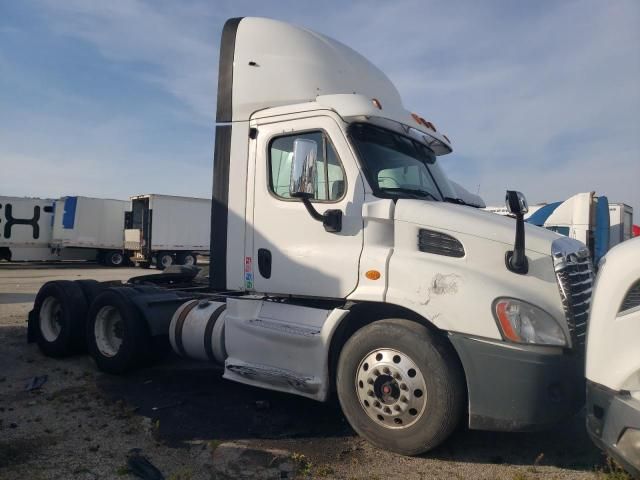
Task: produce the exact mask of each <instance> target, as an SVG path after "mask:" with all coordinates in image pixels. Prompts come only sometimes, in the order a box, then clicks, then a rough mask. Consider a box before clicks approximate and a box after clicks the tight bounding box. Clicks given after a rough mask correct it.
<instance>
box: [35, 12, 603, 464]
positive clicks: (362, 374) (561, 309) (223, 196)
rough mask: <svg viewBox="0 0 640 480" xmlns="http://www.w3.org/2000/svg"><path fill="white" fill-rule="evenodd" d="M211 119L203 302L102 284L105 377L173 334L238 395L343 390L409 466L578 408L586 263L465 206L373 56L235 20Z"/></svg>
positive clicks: (379, 441)
mask: <svg viewBox="0 0 640 480" xmlns="http://www.w3.org/2000/svg"><path fill="white" fill-rule="evenodd" d="M416 41H420V40H419V39H417V40H416ZM217 108H218V111H217V122H218V125H217V126H216V142H215V152H214V155H215V158H214V167H213V168H214V173H213V176H214V179H213V201H212V216H211V218H212V222H211V266H210V270H209V285H208V286H206V287H198V286H196V285H194V286H190V287H189V288H187V289H185V290H184V291H182V292H181V291H180V289H179V288H178V287H176V286H175V282H174V284H173V285H174V286H172V287H171V288H172V289H171V290H170V291H167V292H166V293H161V292H158V291H154V292H155V293H153V294H152V293H149V291H147V290H143V289H139V288H138V287H137V286H136V285H137V284H139V283H140V281H141V280H140V279H138V280H136V281H132V282H131V285H129V286H122V287H117V288H116V287H110V286H105V287H104V288H105V289H106V291H105V292H103V293H101V294H100V295H98V296H97V297H96V298H95V299H91V298H90V299H88V300H87V302H88V304H90V307H89V312H88V314H87V315H86V316H85V317H83V318H86V322H87V323H88V324H87V325H86V329H87V331H88V332H93V335H88V336H86V337H84V338H86V341H88V342H89V345H88V349H89V351H90V353H91V355H92V356H93V357H94V359H95V360H96V363H97V364H98V366H99V368H101V369H103V370H105V371H109V372H114V373H117V372H123V371H126V370H128V369H131V368H133V367H135V366H136V365H137V364H136V362H137V361H138V360H139V355H138V354H137V352H138V351H140V352H143V351H147V350H148V349H147V348H145V346H144V344H141V342H143V341H144V338H145V335H152V336H161V335H166V334H167V333H168V335H169V337H170V341H171V344H172V346H173V348H174V349H175V351H176V352H178V353H179V354H180V355H184V356H190V357H194V358H200V359H205V360H211V361H217V362H220V363H223V364H224V377H225V378H227V379H229V380H234V381H238V382H242V383H246V384H250V385H254V386H259V387H263V388H269V389H274V390H279V391H284V392H289V393H293V394H298V395H302V396H305V397H309V398H312V399H315V400H318V401H327V400H328V399H329V398H330V396H331V392H335V393H337V397H338V399H339V401H340V404H341V406H342V409H343V412H344V413H345V415H346V417H347V419H348V421H349V422H350V424H351V425H352V426H353V428H354V429H355V430H356V431H357V432H358V433H359V434H360V435H362V436H363V437H365V438H367V439H368V440H369V441H371V442H372V443H374V444H375V445H378V446H379V447H382V448H386V449H389V450H391V451H394V452H398V453H402V454H418V453H421V452H424V451H427V450H429V449H431V448H434V447H435V446H437V445H438V444H439V443H441V442H442V441H444V440H445V439H446V438H447V437H448V436H449V435H450V434H451V432H453V430H454V429H455V427H456V425H458V424H459V423H460V422H461V421H463V420H466V421H467V422H468V425H469V427H471V428H478V429H491V430H510V431H513V430H526V429H530V428H539V427H540V426H544V425H548V424H553V423H555V422H558V421H560V420H563V419H565V418H567V417H568V416H570V415H572V414H573V413H574V412H576V411H577V410H579V409H580V408H581V406H582V405H583V403H584V376H583V372H584V342H585V334H586V328H587V315H588V309H589V303H590V297H591V281H592V265H591V260H590V258H589V254H588V251H587V250H586V248H585V247H584V245H583V244H582V243H580V242H577V241H575V240H572V239H569V238H566V237H562V236H560V235H558V234H556V233H554V232H550V231H548V230H545V229H542V228H539V227H536V226H533V225H526V224H525V223H524V220H523V214H524V213H526V211H527V206H526V201H525V200H524V197H523V196H522V195H521V194H518V193H517V192H508V196H507V197H508V204H509V210H510V211H511V212H512V213H514V214H515V215H516V217H517V219H513V218H507V217H501V216H498V215H494V214H492V213H489V212H485V211H482V210H479V209H478V208H474V207H471V206H469V205H466V204H464V199H460V198H459V195H458V193H459V190H458V191H457V190H456V189H455V188H454V187H452V185H451V184H450V182H449V180H448V179H447V177H446V175H445V174H444V173H443V171H442V169H441V168H440V163H441V162H442V160H441V159H440V158H441V156H442V155H446V154H448V153H450V152H451V151H452V147H451V143H450V141H449V139H448V138H447V136H446V135H444V134H443V133H441V132H440V131H438V130H437V129H436V127H435V126H434V125H433V124H432V123H431V122H429V121H426V120H425V119H423V118H422V117H420V116H419V115H417V114H412V113H410V112H409V111H407V110H406V109H405V108H404V106H403V105H402V102H401V99H400V95H399V93H398V91H397V90H396V88H395V87H394V85H393V84H392V83H391V81H390V80H389V79H388V78H387V77H386V76H385V75H384V74H383V73H382V72H381V71H380V70H378V69H377V68H376V67H375V66H373V65H372V64H371V63H370V62H369V61H368V60H367V59H365V58H364V57H362V56H361V55H359V54H358V53H356V52H354V51H353V50H351V49H350V48H348V47H346V46H345V45H343V44H341V43H339V42H336V41H335V40H332V39H330V38H327V37H325V36H323V35H320V34H318V33H315V32H311V31H309V30H306V29H304V28H300V27H296V26H293V25H290V24H287V23H284V22H279V21H276V20H270V19H264V18H234V19H230V20H228V21H227V23H226V24H225V26H224V29H223V33H222V41H221V46H220V71H219V76H218V102H217ZM477 203H478V204H480V203H481V201H480V200H478V201H477ZM478 206H479V205H478ZM137 238H138V239H139V238H140V237H139V236H138V237H137ZM166 275H167V277H166V278H169V274H166ZM171 275H177V274H174V273H171ZM163 278H164V277H163V276H162V275H156V276H147V277H145V278H144V279H143V280H144V281H145V282H147V283H149V282H154V281H162V279H163ZM171 278H173V279H174V280H175V277H171ZM172 281H173V280H172ZM181 281H184V279H181ZM45 287H46V285H45ZM45 287H43V289H42V290H41V293H39V294H38V295H39V297H38V298H37V299H36V304H35V306H34V310H33V311H32V313H31V314H30V324H31V330H30V331H31V332H32V333H33V336H34V337H35V338H36V340H37V341H38V342H39V343H40V345H41V347H42V346H43V345H44V346H45V347H46V346H47V345H48V343H47V342H48V341H49V340H47V339H46V338H45V339H44V340H43V338H44V337H43V336H42V335H40V336H39V334H38V329H39V328H40V327H39V325H45V326H46V325H48V324H50V323H51V316H50V315H49V314H48V313H47V310H46V309H44V308H43V307H42V305H45V303H46V301H47V298H49V297H50V296H56V295H57V296H60V295H62V294H59V293H56V291H54V289H53V287H49V288H48V290H47V289H45ZM65 288H67V289H68V291H71V290H73V289H75V287H71V286H69V285H67V286H65ZM75 291H76V293H77V291H78V290H77V289H75ZM151 296H152V297H153V300H151ZM65 298H66V297H60V302H61V303H62V304H64V301H66V300H65ZM147 298H149V300H148V301H147V300H145V299H147ZM162 298H166V302H165V301H161V299H162ZM63 300H64V301H63ZM177 303H180V306H179V307H177V308H176V307H175V305H176V304H177ZM134 304H135V308H134V307H133V306H132V305H134ZM160 305H164V306H165V307H166V308H165V312H168V311H170V309H169V306H173V307H172V308H173V310H172V311H171V318H169V319H167V317H166V314H165V313H162V312H159V311H158V308H160V307H159V306H160ZM69 308H70V307H69ZM43 312H44V313H43ZM71 317H72V315H71V314H70V316H69V318H71ZM59 318H66V317H64V316H59ZM83 321H84V320H83ZM137 322H145V323H146V325H145V328H144V331H145V332H148V333H146V334H143V333H140V331H139V330H136V327H135V325H136V324H137ZM120 323H123V324H125V325H124V328H120V327H118V324H120ZM63 328H64V327H63ZM113 332H120V333H119V335H116V334H114V333H113ZM131 332H138V333H137V334H136V336H135V337H127V335H131ZM60 351H64V349H63V348H62V347H61V348H60V349H57V350H56V352H60Z"/></svg>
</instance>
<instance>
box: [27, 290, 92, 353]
mask: <svg viewBox="0 0 640 480" xmlns="http://www.w3.org/2000/svg"><path fill="white" fill-rule="evenodd" d="M33 310H34V312H35V315H34V317H33V318H34V321H35V323H36V325H35V327H34V330H33V331H34V333H35V340H36V342H37V344H38V347H40V350H41V351H42V353H44V354H45V355H47V356H49V357H65V356H67V355H71V354H74V353H78V352H82V351H84V350H85V342H84V338H85V329H86V316H87V300H86V298H85V295H84V293H83V291H82V288H81V287H80V286H79V285H78V284H76V283H74V282H71V281H68V280H57V281H53V282H47V283H45V284H44V285H43V286H42V288H41V289H40V291H39V292H38V294H37V295H36V300H35V302H34V306H33Z"/></svg>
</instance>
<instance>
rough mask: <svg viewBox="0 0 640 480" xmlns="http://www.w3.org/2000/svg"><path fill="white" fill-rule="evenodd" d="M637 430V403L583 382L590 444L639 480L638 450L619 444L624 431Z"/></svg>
mask: <svg viewBox="0 0 640 480" xmlns="http://www.w3.org/2000/svg"><path fill="white" fill-rule="evenodd" d="M628 428H631V429H636V430H640V401H638V400H636V399H634V398H633V397H632V396H631V395H629V394H628V393H626V392H624V393H621V392H616V391H614V390H611V389H609V388H607V387H604V386H602V385H599V384H597V383H593V382H587V431H588V432H589V436H590V437H591V439H592V440H593V442H594V443H595V444H596V445H597V446H598V447H600V448H601V449H602V450H605V451H606V452H607V453H608V454H609V455H611V456H612V457H613V458H614V459H615V460H616V461H617V462H618V463H619V464H620V465H622V466H623V467H624V468H625V469H626V470H627V471H629V472H630V473H631V475H633V476H634V477H636V478H640V446H639V445H638V444H637V443H636V445H635V446H632V445H629V443H628V442H625V441H624V440H623V435H624V434H625V433H626V432H625V431H626V430H627V429H628Z"/></svg>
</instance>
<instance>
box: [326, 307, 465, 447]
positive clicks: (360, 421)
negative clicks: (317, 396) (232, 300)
mask: <svg viewBox="0 0 640 480" xmlns="http://www.w3.org/2000/svg"><path fill="white" fill-rule="evenodd" d="M336 384H337V385H336V386H337V391H338V398H339V400H340V405H341V406H342V411H343V412H344V414H345V416H346V417H347V420H348V421H349V423H350V424H351V426H352V427H353V429H354V430H355V431H356V432H358V434H359V435H360V436H362V437H364V438H366V439H367V440H368V441H369V442H371V443H373V444H374V445H376V446H378V447H380V448H383V449H385V450H390V451H392V452H395V453H399V454H402V455H417V454H419V453H423V452H426V451H428V450H431V449H433V448H434V447H436V446H437V445H439V444H440V443H442V442H443V441H444V440H445V439H446V438H447V437H448V436H449V435H450V434H451V433H452V432H453V430H454V429H455V427H456V426H457V424H458V423H459V421H460V419H461V418H462V416H463V414H464V402H465V386H464V379H463V374H462V369H461V366H460V364H459V361H458V359H457V357H456V355H455V353H454V351H453V349H452V348H451V346H450V345H449V344H448V343H446V342H445V341H444V340H442V339H440V338H438V337H436V336H435V335H433V334H432V333H430V332H429V330H427V328H425V327H424V326H422V325H420V324H418V323H415V322H411V321H408V320H402V319H388V320H382V321H378V322H374V323H372V324H370V325H367V326H365V327H363V328H361V329H360V330H358V331H357V332H356V333H355V334H354V335H353V336H352V337H351V338H350V339H349V340H348V341H347V343H346V344H345V345H344V347H343V349H342V351H341V353H340V358H339V362H338V372H337V379H336Z"/></svg>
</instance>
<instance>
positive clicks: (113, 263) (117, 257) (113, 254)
mask: <svg viewBox="0 0 640 480" xmlns="http://www.w3.org/2000/svg"><path fill="white" fill-rule="evenodd" d="M103 255H104V257H103V258H104V264H105V265H106V266H107V267H122V266H124V265H125V263H126V259H125V257H124V254H123V253H122V252H120V251H118V250H111V251H109V252H106V253H104V254H103Z"/></svg>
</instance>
